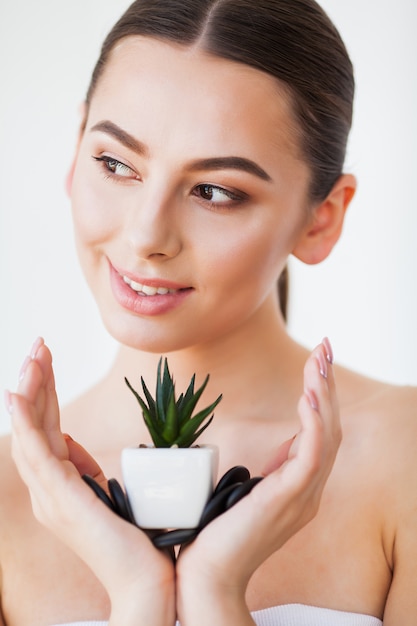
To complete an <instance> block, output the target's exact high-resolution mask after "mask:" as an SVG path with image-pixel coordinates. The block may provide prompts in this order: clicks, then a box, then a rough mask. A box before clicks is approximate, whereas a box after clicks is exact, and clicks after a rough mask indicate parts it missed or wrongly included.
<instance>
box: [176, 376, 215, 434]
mask: <svg viewBox="0 0 417 626" xmlns="http://www.w3.org/2000/svg"><path fill="white" fill-rule="evenodd" d="M209 378H210V376H208V375H207V376H206V379H205V381H204V382H203V384H202V385H201V387H200V388H199V389H197V391H196V392H195V393H194V381H195V375H194V376H193V378H192V379H191V383H190V385H189V387H188V389H187V392H186V394H185V397H184V402H183V403H182V407H181V413H180V426H181V425H182V424H184V423H185V422H187V421H188V420H189V419H190V418H191V415H192V413H193V411H194V409H195V407H196V405H197V402H198V401H199V399H200V398H201V394H202V393H203V391H204V389H205V388H206V386H207V383H208V381H209ZM189 392H190V393H189Z"/></svg>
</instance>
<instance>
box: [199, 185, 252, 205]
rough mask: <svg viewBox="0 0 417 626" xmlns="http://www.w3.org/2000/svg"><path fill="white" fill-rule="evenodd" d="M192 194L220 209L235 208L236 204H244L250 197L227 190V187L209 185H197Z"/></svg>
mask: <svg viewBox="0 0 417 626" xmlns="http://www.w3.org/2000/svg"><path fill="white" fill-rule="evenodd" d="M192 193H193V195H194V196H197V197H198V198H200V199H201V200H204V201H206V202H208V203H209V204H210V205H213V206H217V207H219V208H220V207H222V206H233V205H235V204H239V203H242V202H244V201H245V200H246V199H247V197H248V196H247V195H246V194H245V193H243V192H237V191H232V190H230V189H226V188H225V187H218V186H217V185H211V184H208V183H204V184H201V185H197V186H196V187H194V189H193V191H192Z"/></svg>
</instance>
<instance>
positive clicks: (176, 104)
mask: <svg viewBox="0 0 417 626" xmlns="http://www.w3.org/2000/svg"><path fill="white" fill-rule="evenodd" d="M91 114H92V115H93V116H94V117H95V118H100V117H103V119H114V118H115V117H116V120H115V121H118V123H120V125H121V126H122V127H126V125H127V127H128V128H129V129H130V130H131V132H133V133H135V132H137V133H139V134H140V136H143V132H146V133H149V134H151V135H152V137H153V139H154V140H156V141H157V140H158V137H159V141H162V142H163V141H164V138H165V140H166V138H167V137H168V136H170V137H171V136H172V135H173V134H175V133H176V132H177V133H179V134H180V135H182V137H183V139H184V140H187V141H189V142H190V141H194V142H195V144H200V145H201V142H202V141H203V142H204V145H205V148H206V149H207V150H208V151H210V149H211V144H213V149H214V148H215V149H216V151H218V149H219V141H220V142H223V143H225V144H227V148H226V146H225V149H227V150H233V143H234V142H236V143H240V144H242V142H243V143H244V142H245V141H246V142H247V143H248V147H249V146H250V147H251V148H253V147H254V146H255V145H256V146H257V151H259V152H260V153H262V152H263V151H270V150H271V148H274V149H276V148H278V147H279V148H281V150H283V151H287V153H288V154H291V155H292V156H294V157H297V155H298V152H299V150H298V139H297V136H298V126H297V123H296V122H295V120H294V115H293V109H292V104H291V97H290V95H289V93H288V90H287V89H286V88H285V86H283V85H282V84H280V83H279V82H278V80H276V79H275V78H273V77H272V76H270V75H268V74H266V73H263V72H261V71H259V70H257V69H255V68H252V67H250V66H248V65H244V64H242V63H236V62H234V61H229V60H227V59H224V58H220V57H217V56H214V55H213V54H210V53H207V52H205V51H204V50H202V49H201V48H198V47H196V46H190V47H187V46H182V45H178V44H173V43H171V42H166V41H162V40H158V39H153V38H149V37H139V36H134V37H128V38H125V39H123V40H122V41H121V42H119V43H118V44H117V45H116V46H115V47H114V49H113V50H112V52H111V54H110V56H109V59H108V61H107V64H106V66H105V68H104V71H103V73H102V75H101V77H100V79H99V82H98V84H97V86H96V89H95V91H94V94H93V98H92V102H91ZM191 137H192V139H191ZM240 147H241V146H240ZM259 156H260V157H261V156H262V155H261V154H260V155H259Z"/></svg>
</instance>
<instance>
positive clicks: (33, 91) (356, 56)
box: [0, 0, 417, 431]
mask: <svg viewBox="0 0 417 626" xmlns="http://www.w3.org/2000/svg"><path fill="white" fill-rule="evenodd" d="M127 5H128V2H127V1H125V0H118V1H115V0H71V2H64V1H63V0H38V1H37V2H32V0H14V1H13V2H5V1H3V0H1V2H0V60H1V61H0V146H1V152H0V156H1V167H0V272H1V275H0V281H1V294H2V295H1V303H0V387H1V388H3V389H4V388H6V387H7V388H11V389H14V388H15V385H16V381H17V376H18V371H19V369H20V364H21V362H22V361H23V359H24V357H25V354H26V353H27V352H28V351H29V348H30V346H31V343H32V342H33V340H34V339H35V338H36V337H37V336H38V335H43V336H45V338H46V339H47V341H48V343H49V344H50V346H51V347H52V349H53V353H54V358H55V368H56V377H57V385H58V390H59V395H60V398H61V401H62V402H66V401H68V400H70V399H71V398H72V397H74V396H75V395H77V394H78V393H80V392H81V391H82V390H83V389H85V388H86V387H88V386H89V385H90V384H91V383H92V382H94V381H95V380H96V379H97V378H98V377H99V376H100V375H101V374H103V373H104V372H105V371H106V369H107V368H108V367H109V364H110V363H111V359H112V356H113V354H114V351H115V345H114V343H113V341H112V340H111V339H110V338H109V337H108V335H107V334H106V332H105V331H104V329H103V327H102V325H101V321H100V319H99V317H98V314H97V311H96V308H95V305H94V302H93V301H92V298H91V297H90V295H89V292H88V291H87V288H86V286H85V285H84V280H83V278H82V276H81V273H80V271H79V269H78V263H77V260H76V256H75V253H74V248H73V242H72V226H71V219H70V212H69V203H68V200H67V198H66V196H65V192H64V180H65V174H66V169H67V167H68V165H69V163H70V160H71V154H72V150H73V146H74V142H75V135H76V129H77V124H78V117H77V108H78V104H79V103H80V102H81V101H82V99H83V97H84V94H85V91H86V88H87V84H88V81H89V76H90V73H91V70H92V68H93V65H94V63H95V60H96V58H97V55H98V51H99V46H100V44H101V41H102V39H103V37H104V36H105V34H106V33H107V31H108V30H109V28H110V26H111V25H112V23H113V22H114V20H115V19H116V18H117V17H118V16H119V14H121V13H122V11H123V10H124V8H125V7H126V6H127ZM322 5H323V7H324V8H325V9H326V10H327V11H328V12H329V14H330V16H331V17H332V19H333V20H334V21H335V23H336V25H337V26H338V28H339V30H340V31H341V33H342V36H343V37H344V39H345V42H346V44H347V47H348V49H349V52H350V54H351V57H352V60H353V62H354V65H355V68H356V80H357V99H356V108H355V119H354V128H353V133H352V137H351V142H350V147H349V153H348V158H347V164H346V165H347V167H346V169H348V170H349V171H352V172H353V173H355V174H356V175H357V177H358V179H359V190H358V193H357V196H356V198H355V200H354V202H353V204H352V206H351V208H350V210H349V214H348V219H347V223H346V227H345V230H344V233H343V236H342V239H341V241H340V243H339V244H338V246H337V248H336V249H335V251H334V253H333V254H332V255H331V257H330V258H329V260H328V261H326V262H324V263H323V264H322V265H320V266H314V267H304V266H302V265H301V264H300V263H298V262H293V263H291V278H292V287H291V309H290V324H289V327H290V331H291V333H292V334H293V336H294V337H296V338H297V339H299V340H300V341H301V342H302V343H304V344H305V345H307V346H309V347H312V346H313V345H315V344H316V343H317V342H318V341H320V339H321V338H322V336H323V335H325V334H326V335H329V336H330V338H331V340H332V342H333V344H334V348H335V352H336V356H337V360H338V361H339V362H340V363H342V364H345V365H348V366H349V367H352V368H354V369H356V370H358V371H360V372H363V373H365V374H368V375H371V376H373V377H377V378H380V379H383V380H387V381H391V382H394V383H398V384H417V331H416V324H417V281H416V269H417V246H416V244H415V239H416V235H417V210H416V208H417V193H416V178H417V177H416V173H417V150H416V143H417V127H416V126H417V125H416V111H417V44H416V38H415V32H414V31H415V25H416V23H417V10H416V7H417V5H416V3H415V0H397V1H396V2H395V3H393V2H391V0H390V1H388V0H349V2H344V1H343V0H323V2H322ZM8 427H9V421H8V417H7V415H6V412H5V410H3V408H2V409H1V411H0V431H2V430H3V431H5V430H7V429H8Z"/></svg>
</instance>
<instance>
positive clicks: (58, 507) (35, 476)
mask: <svg viewBox="0 0 417 626" xmlns="http://www.w3.org/2000/svg"><path fill="white" fill-rule="evenodd" d="M6 401H7V404H8V408H9V410H10V411H11V414H12V454H13V458H14V461H15V463H16V466H17V468H18V471H19V473H20V475H21V477H22V479H23V481H24V482H25V483H26V485H27V487H28V489H29V492H30V497H31V500H32V506H33V511H34V514H35V516H36V518H37V519H38V520H39V521H40V522H41V523H42V524H44V525H45V526H46V527H47V528H49V529H50V530H51V531H52V532H53V533H55V534H56V535H57V536H58V537H59V538H60V539H61V540H62V541H63V542H64V543H65V544H67V545H68V546H69V547H70V548H71V549H72V550H73V551H74V552H75V553H76V554H77V555H78V556H79V557H80V558H82V559H83V560H84V561H85V562H86V563H87V564H88V565H89V566H90V568H91V569H92V571H93V572H94V573H95V574H96V576H97V577H98V578H99V579H100V580H101V582H102V584H103V585H104V587H105V588H106V590H107V592H108V594H109V597H110V600H111V604H112V614H111V619H110V623H111V624H117V625H118V626H120V624H123V625H124V626H128V625H129V624H135V625H137V624H145V623H146V624H152V625H155V626H160V625H161V626H162V625H163V626H172V625H173V624H174V623H175V572H174V566H173V563H172V560H171V559H170V558H169V557H168V556H167V555H166V554H164V553H162V552H160V551H158V550H156V549H155V548H154V546H153V545H152V543H151V541H150V540H149V539H148V537H147V536H146V535H145V534H144V533H143V532H141V531H140V530H139V529H138V528H136V527H135V526H133V525H132V524H129V523H127V522H125V521H123V520H121V519H120V518H119V517H118V516H116V515H115V514H114V513H112V512H111V511H110V510H109V509H108V508H107V507H106V506H105V505H104V504H103V503H102V502H100V500H99V499H98V498H97V497H96V496H95V494H94V493H93V492H92V491H91V489H90V488H89V487H88V486H87V485H86V484H85V483H84V481H83V480H82V479H81V475H82V474H84V473H88V474H90V475H92V476H93V477H94V478H95V480H96V481H97V482H99V483H100V484H101V486H102V487H103V488H105V489H106V490H107V481H106V479H105V477H104V475H103V472H102V471H101V469H100V467H99V466H98V464H97V463H96V462H95V460H94V459H93V458H92V457H91V456H90V455H89V454H88V453H87V452H86V450H84V449H83V448H82V446H80V445H79V444H77V443H76V442H75V441H72V440H71V438H69V437H68V436H64V435H63V434H62V433H61V430H60V423H59V407H58V401H57V396H56V392H55V383H54V375H53V370H52V357H51V353H50V351H49V350H48V348H47V347H46V346H45V344H44V342H43V340H41V339H39V340H37V342H36V343H35V344H34V346H33V348H32V353H31V356H30V357H27V358H26V360H25V362H24V364H23V367H22V371H21V376H20V381H19V386H18V390H17V393H15V394H10V393H8V394H7V398H6Z"/></svg>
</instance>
